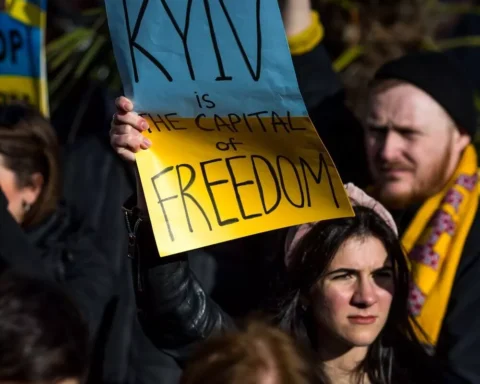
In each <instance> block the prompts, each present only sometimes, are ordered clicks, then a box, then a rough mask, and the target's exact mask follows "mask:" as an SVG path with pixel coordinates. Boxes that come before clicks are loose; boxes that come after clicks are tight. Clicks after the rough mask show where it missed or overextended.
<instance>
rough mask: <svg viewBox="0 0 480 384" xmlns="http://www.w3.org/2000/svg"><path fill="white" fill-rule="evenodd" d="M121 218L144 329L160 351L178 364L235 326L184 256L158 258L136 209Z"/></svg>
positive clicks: (145, 222) (147, 226) (146, 222)
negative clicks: (124, 221)
mask: <svg viewBox="0 0 480 384" xmlns="http://www.w3.org/2000/svg"><path fill="white" fill-rule="evenodd" d="M125 215H126V219H127V227H128V229H129V257H130V258H131V259H132V260H133V264H134V268H133V271H134V284H135V291H136V297H137V306H138V311H139V319H140V322H141V324H142V327H143V330H144V332H145V334H146V335H147V336H148V337H149V338H150V340H151V341H152V342H153V343H154V344H155V345H156V346H157V347H158V348H161V349H163V350H164V351H165V352H167V353H168V354H170V355H172V356H173V357H174V358H176V359H177V360H179V361H180V362H181V361H183V360H185V359H187V358H188V357H189V354H190V351H191V348H192V346H194V345H195V343H196V342H198V341H201V340H204V339H206V338H208V337H209V336H210V335H212V334H214V333H218V332H221V331H223V330H225V329H229V328H233V327H234V324H233V321H232V319H231V318H230V317H229V316H228V315H226V314H225V313H224V312H223V311H222V310H221V309H220V308H219V306H218V305H217V304H216V303H215V302H214V301H213V300H211V299H210V297H208V296H207V295H206V294H205V292H204V290H203V289H202V287H201V285H200V284H199V282H198V280H197V279H196V277H195V276H194V274H193V273H192V271H191V270H190V267H189V264H188V259H187V256H186V254H180V255H177V256H171V257H166V258H160V256H159V254H158V251H157V247H156V245H155V240H154V237H153V231H152V226H151V223H150V221H149V220H148V218H145V217H141V216H140V214H139V212H138V210H136V209H133V210H125Z"/></svg>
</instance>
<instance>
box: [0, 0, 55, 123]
mask: <svg viewBox="0 0 480 384" xmlns="http://www.w3.org/2000/svg"><path fill="white" fill-rule="evenodd" d="M46 6H47V0H4V4H3V8H2V9H0V103H2V104H3V103H9V102H12V101H24V102H27V103H28V104H30V105H33V106H35V107H37V108H38V109H39V110H40V111H41V112H42V114H43V115H45V116H48V115H49V109H48V94H47V76H46V65H45V41H44V40H45V26H46ZM0 7H2V1H0Z"/></svg>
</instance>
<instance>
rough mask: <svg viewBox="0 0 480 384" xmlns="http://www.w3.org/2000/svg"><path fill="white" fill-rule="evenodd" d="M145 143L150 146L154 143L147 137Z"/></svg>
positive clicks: (144, 139)
mask: <svg viewBox="0 0 480 384" xmlns="http://www.w3.org/2000/svg"><path fill="white" fill-rule="evenodd" d="M143 144H145V145H146V146H147V147H150V146H151V145H152V142H151V141H150V140H149V139H147V138H146V137H144V138H143Z"/></svg>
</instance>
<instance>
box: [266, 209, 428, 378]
mask: <svg viewBox="0 0 480 384" xmlns="http://www.w3.org/2000/svg"><path fill="white" fill-rule="evenodd" d="M354 211H355V217H351V218H341V219H334V220H327V221H321V222H318V223H316V224H315V225H314V226H313V227H312V229H311V230H310V231H309V232H308V233H307V234H306V235H305V237H304V238H303V239H302V240H301V241H300V242H299V244H298V245H297V246H296V248H295V250H294V251H293V252H294V253H293V255H292V256H291V258H290V259H289V263H288V266H285V263H284V262H283V263H282V266H279V267H278V268H277V272H276V277H275V279H274V283H273V286H272V289H273V291H272V296H271V297H272V299H273V301H272V302H271V304H272V303H273V304H274V308H273V310H274V314H275V318H276V321H277V322H278V324H279V325H280V327H281V328H282V329H284V330H285V331H287V332H289V333H290V334H292V335H293V336H294V337H295V338H296V339H297V340H298V341H300V342H301V343H302V344H304V345H307V346H308V347H313V348H315V347H316V346H315V345H314V343H315V341H316V340H317V338H316V337H313V335H315V333H316V331H317V330H316V327H315V325H314V322H313V313H312V311H311V309H308V308H307V309H304V308H302V304H301V300H300V298H301V297H302V296H305V297H308V295H309V292H310V290H311V288H312V286H313V285H314V284H315V283H316V282H317V281H318V280H319V279H320V278H321V277H322V276H323V275H324V274H325V273H326V271H327V268H328V267H329V265H330V263H331V262H332V260H333V258H334V256H335V254H336V253H337V251H338V250H339V248H340V247H341V246H342V245H343V244H344V243H345V242H346V241H347V240H348V239H351V238H359V237H360V238H365V237H370V236H373V237H375V238H377V239H378V240H380V241H381V242H382V244H383V245H384V247H385V249H386V251H387V253H388V256H389V258H390V260H391V263H392V266H393V271H394V285H395V288H394V289H395V291H394V296H393V299H392V305H391V309H390V313H389V316H388V319H387V322H386V325H385V327H384V329H383V330H382V332H381V333H380V335H379V337H378V338H377V339H376V340H375V342H374V343H373V344H372V345H371V347H370V348H369V351H368V353H367V357H366V359H365V360H364V361H363V362H362V363H361V364H360V366H359V367H358V373H359V374H360V373H366V374H367V375H368V377H369V379H370V381H371V382H372V383H382V384H390V383H393V382H417V379H415V381H413V380H414V379H413V378H410V376H411V374H412V373H411V372H409V369H408V368H410V367H412V366H415V367H417V366H419V365H420V364H419V362H418V359H419V358H420V359H421V358H425V359H427V360H429V358H428V356H427V354H426V353H425V352H424V350H423V347H422V346H421V344H420V343H419V341H418V339H417V337H416V334H415V332H414V329H413V326H414V325H413V323H412V320H411V318H410V317H409V314H408V309H407V308H408V307H407V300H408V293H409V281H410V280H409V277H410V276H409V270H408V266H407V263H406V259H405V255H404V252H403V249H402V246H401V243H400V241H399V239H398V238H397V236H396V235H395V233H394V232H393V230H392V229H391V228H390V227H389V226H388V225H387V224H386V223H385V221H384V220H383V219H382V218H381V217H380V216H379V215H378V214H377V213H375V212H374V211H373V210H372V209H370V208H366V207H362V206H357V207H354ZM415 359H417V361H415ZM321 371H322V370H321V367H320V374H321V376H322V378H323V380H324V381H327V382H328V380H327V379H326V377H325V375H324V374H322V372H321ZM416 374H417V372H415V375H416ZM402 377H403V378H404V379H405V378H406V377H408V379H405V380H407V381H402V380H401V378H402ZM409 380H412V381H409Z"/></svg>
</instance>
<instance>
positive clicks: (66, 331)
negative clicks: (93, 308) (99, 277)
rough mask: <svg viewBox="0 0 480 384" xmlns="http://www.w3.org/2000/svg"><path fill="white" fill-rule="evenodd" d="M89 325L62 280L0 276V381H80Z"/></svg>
mask: <svg viewBox="0 0 480 384" xmlns="http://www.w3.org/2000/svg"><path fill="white" fill-rule="evenodd" d="M88 366H89V346H88V327H87V324H86V323H85V321H84V319H83V317H82V315H81V314H80V312H79V310H78V308H77V306H76V305H75V304H74V303H73V301H72V300H71V299H70V298H69V297H68V295H66V294H65V293H64V292H63V289H62V287H61V286H60V285H57V284H55V283H53V282H45V281H44V280H39V279H34V278H31V277H24V276H22V275H21V274H17V273H13V272H11V271H8V272H5V273H3V274H2V275H0V383H1V384H38V383H42V384H82V383H84V381H85V378H86V376H87V371H88Z"/></svg>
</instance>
